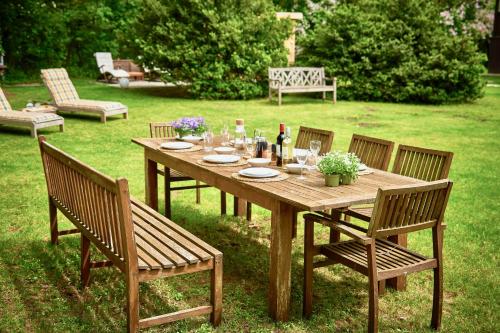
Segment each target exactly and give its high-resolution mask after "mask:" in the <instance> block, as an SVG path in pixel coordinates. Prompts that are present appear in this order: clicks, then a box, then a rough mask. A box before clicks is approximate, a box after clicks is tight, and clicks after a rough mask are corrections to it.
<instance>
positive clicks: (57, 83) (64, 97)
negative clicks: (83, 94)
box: [41, 68, 80, 105]
mask: <svg viewBox="0 0 500 333" xmlns="http://www.w3.org/2000/svg"><path fill="white" fill-rule="evenodd" d="M41 73H42V74H41V75H42V80H43V83H44V84H45V86H46V87H47V89H49V92H50V95H51V96H52V98H53V99H54V102H55V103H56V105H57V104H60V103H65V102H72V101H75V100H78V99H80V97H79V96H78V93H77V92H76V89H75V86H74V85H73V83H72V82H71V80H70V79H69V76H68V72H66V70H65V69H64V68H49V69H42V71H41Z"/></svg>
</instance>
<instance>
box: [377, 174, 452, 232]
mask: <svg viewBox="0 0 500 333" xmlns="http://www.w3.org/2000/svg"><path fill="white" fill-rule="evenodd" d="M452 185H453V184H452V182H450V181H449V180H447V179H444V180H438V181H435V182H431V183H428V184H425V185H417V186H415V185H410V186H398V187H393V188H383V189H379V190H378V194H377V199H376V200H375V205H374V209H373V214H372V218H371V221H370V225H369V226H368V232H367V236H369V237H376V238H377V237H378V238H380V237H387V236H391V235H399V234H405V233H408V232H412V231H417V230H422V229H426V228H432V227H435V226H436V225H439V224H441V223H442V221H443V217H444V212H445V210H446V205H447V203H448V198H449V195H450V191H451V187H452Z"/></svg>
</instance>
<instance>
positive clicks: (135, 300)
mask: <svg viewBox="0 0 500 333" xmlns="http://www.w3.org/2000/svg"><path fill="white" fill-rule="evenodd" d="M126 288H127V332H129V333H135V332H137V331H138V330H139V281H138V280H137V275H136V274H134V273H131V272H128V274H127V286H126Z"/></svg>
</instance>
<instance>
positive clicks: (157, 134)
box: [149, 123, 210, 218]
mask: <svg viewBox="0 0 500 333" xmlns="http://www.w3.org/2000/svg"><path fill="white" fill-rule="evenodd" d="M149 129H150V133H151V137H152V138H167V139H168V138H172V139H173V138H175V136H176V133H175V128H174V127H172V126H171V125H170V123H150V124H149ZM157 173H158V174H159V175H162V176H163V178H164V180H165V216H166V217H167V218H171V217H172V204H171V198H172V192H173V191H183V190H191V189H196V203H197V204H199V203H200V202H201V193H200V192H201V191H200V189H201V188H204V187H210V186H208V185H205V184H201V183H200V182H199V181H196V185H188V186H177V187H172V183H175V182H183V181H189V180H193V178H191V177H188V176H186V175H184V174H182V173H180V172H178V171H175V170H174V169H170V168H167V167H164V168H163V170H162V169H158V171H157Z"/></svg>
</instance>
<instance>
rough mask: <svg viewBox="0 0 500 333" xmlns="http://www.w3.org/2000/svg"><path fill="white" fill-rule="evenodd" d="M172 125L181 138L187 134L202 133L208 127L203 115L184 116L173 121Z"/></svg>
mask: <svg viewBox="0 0 500 333" xmlns="http://www.w3.org/2000/svg"><path fill="white" fill-rule="evenodd" d="M171 125H172V126H173V127H174V128H175V131H176V132H177V134H179V137H181V138H182V137H184V136H187V135H201V134H203V133H204V132H205V131H206V130H207V128H208V126H207V124H206V123H205V118H203V117H183V118H180V119H177V120H175V121H173V122H172V123H171Z"/></svg>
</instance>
